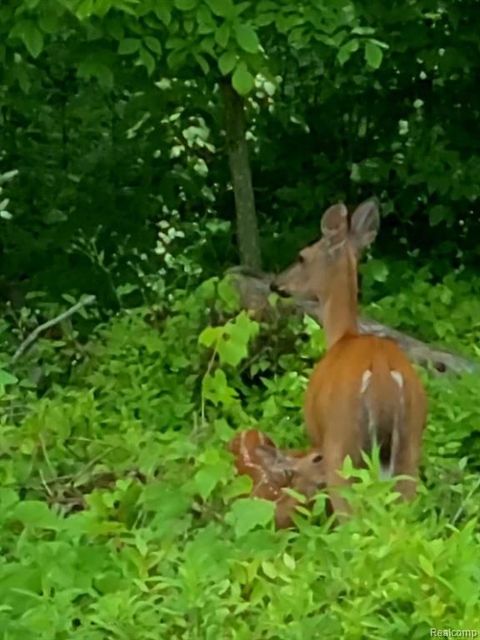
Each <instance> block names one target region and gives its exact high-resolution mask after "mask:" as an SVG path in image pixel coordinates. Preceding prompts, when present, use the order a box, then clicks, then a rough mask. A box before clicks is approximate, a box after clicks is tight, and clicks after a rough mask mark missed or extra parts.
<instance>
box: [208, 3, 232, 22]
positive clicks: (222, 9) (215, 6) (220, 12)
mask: <svg viewBox="0 0 480 640" xmlns="http://www.w3.org/2000/svg"><path fill="white" fill-rule="evenodd" d="M205 1H206V3H207V4H208V6H209V7H210V10H211V12H212V13H214V14H215V15H216V16H219V17H221V18H228V17H230V16H232V15H233V13H234V11H235V7H234V5H233V2H232V0H205Z"/></svg>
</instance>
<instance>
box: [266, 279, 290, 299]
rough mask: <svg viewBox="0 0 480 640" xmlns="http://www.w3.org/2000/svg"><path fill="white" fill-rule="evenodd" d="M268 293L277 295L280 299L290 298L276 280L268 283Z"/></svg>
mask: <svg viewBox="0 0 480 640" xmlns="http://www.w3.org/2000/svg"><path fill="white" fill-rule="evenodd" d="M270 291H272V292H273V293H276V294H278V295H279V296H281V297H282V298H288V297H289V296H290V294H289V292H288V291H287V290H286V289H285V288H284V287H282V285H281V284H279V283H278V282H277V281H276V280H272V282H271V283H270Z"/></svg>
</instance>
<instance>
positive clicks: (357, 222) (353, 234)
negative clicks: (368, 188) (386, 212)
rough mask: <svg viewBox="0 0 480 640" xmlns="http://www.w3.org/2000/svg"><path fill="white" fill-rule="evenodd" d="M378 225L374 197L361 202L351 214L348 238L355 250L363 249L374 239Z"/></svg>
mask: <svg viewBox="0 0 480 640" xmlns="http://www.w3.org/2000/svg"><path fill="white" fill-rule="evenodd" d="M379 227H380V214H379V213H378V204H377V201H376V200H374V199H370V200H366V201H365V202H362V204H360V205H359V206H358V207H357V208H356V209H355V211H354V212H353V215H352V221H351V223H350V238H351V240H352V242H353V244H354V245H355V248H356V249H357V251H359V252H360V251H363V249H365V248H366V247H368V246H369V245H371V244H372V242H373V241H374V240H375V238H376V236H377V233H378V229H379Z"/></svg>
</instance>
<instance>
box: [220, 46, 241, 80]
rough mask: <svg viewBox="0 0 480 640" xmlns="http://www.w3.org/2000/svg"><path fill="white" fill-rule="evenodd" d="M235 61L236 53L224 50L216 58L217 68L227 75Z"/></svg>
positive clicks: (233, 66)
mask: <svg viewBox="0 0 480 640" xmlns="http://www.w3.org/2000/svg"><path fill="white" fill-rule="evenodd" d="M236 63H237V54H236V53H235V52H234V51H225V53H222V55H221V56H220V58H219V60H218V68H219V69H220V71H221V72H222V74H223V75H224V76H226V75H228V74H229V73H230V72H231V71H233V69H234V68H235V65H236Z"/></svg>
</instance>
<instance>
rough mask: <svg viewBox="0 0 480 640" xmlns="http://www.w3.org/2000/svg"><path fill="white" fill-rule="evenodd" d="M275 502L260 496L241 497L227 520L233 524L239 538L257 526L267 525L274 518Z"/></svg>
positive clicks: (234, 504) (233, 506) (227, 516)
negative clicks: (262, 498)
mask: <svg viewBox="0 0 480 640" xmlns="http://www.w3.org/2000/svg"><path fill="white" fill-rule="evenodd" d="M274 513H275V504H274V503H273V502H271V501H269V500H261V499H259V498H240V499H239V500H236V501H235V502H234V503H233V505H232V507H231V509H230V512H229V513H228V514H227V515H226V518H225V519H226V521H227V522H229V523H230V524H232V525H233V527H234V529H235V535H236V536H237V537H238V538H239V537H241V536H243V535H245V534H246V533H248V532H249V531H251V530H252V529H255V528H256V527H265V526H266V525H268V524H269V523H270V522H272V520H273V516H274Z"/></svg>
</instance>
